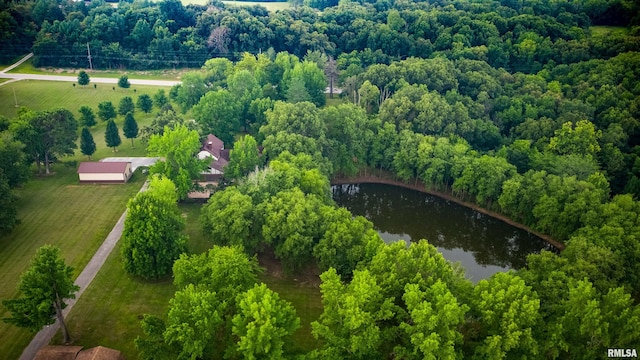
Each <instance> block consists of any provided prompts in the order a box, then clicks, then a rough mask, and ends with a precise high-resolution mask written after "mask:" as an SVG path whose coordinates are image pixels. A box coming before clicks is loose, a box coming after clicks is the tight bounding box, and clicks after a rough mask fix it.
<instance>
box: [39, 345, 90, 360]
mask: <svg viewBox="0 0 640 360" xmlns="http://www.w3.org/2000/svg"><path fill="white" fill-rule="evenodd" d="M80 350H82V346H63V345H48V346H45V347H43V348H41V349H40V350H38V352H37V353H36V356H35V357H34V358H33V360H75V359H76V356H77V355H78V353H79V352H80Z"/></svg>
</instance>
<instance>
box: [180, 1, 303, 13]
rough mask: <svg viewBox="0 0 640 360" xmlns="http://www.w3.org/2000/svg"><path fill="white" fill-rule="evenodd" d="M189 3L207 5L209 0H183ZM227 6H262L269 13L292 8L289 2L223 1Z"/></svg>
mask: <svg viewBox="0 0 640 360" xmlns="http://www.w3.org/2000/svg"><path fill="white" fill-rule="evenodd" d="M185 1H186V2H189V3H193V4H196V3H202V4H205V3H207V0H183V1H182V2H183V3H184V2H185ZM222 2H223V3H224V4H225V5H230V6H254V5H260V6H263V7H265V8H267V10H268V11H270V12H276V11H278V10H286V9H288V8H290V7H291V5H290V4H289V3H288V2H264V1H224V0H223V1H222Z"/></svg>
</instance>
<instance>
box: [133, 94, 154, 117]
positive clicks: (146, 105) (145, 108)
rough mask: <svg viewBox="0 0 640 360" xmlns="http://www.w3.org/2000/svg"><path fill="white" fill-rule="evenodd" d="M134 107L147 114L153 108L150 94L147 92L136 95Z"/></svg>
mask: <svg viewBox="0 0 640 360" xmlns="http://www.w3.org/2000/svg"><path fill="white" fill-rule="evenodd" d="M136 107H137V108H138V109H140V111H142V112H144V113H145V114H148V113H150V112H151V109H152V108H153V100H151V96H149V95H147V94H142V95H140V96H138V100H137V101H136Z"/></svg>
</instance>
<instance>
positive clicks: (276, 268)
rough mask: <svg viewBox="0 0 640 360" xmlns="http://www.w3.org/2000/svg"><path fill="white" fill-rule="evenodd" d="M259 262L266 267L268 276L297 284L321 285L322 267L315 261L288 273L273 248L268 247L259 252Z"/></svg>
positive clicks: (265, 272)
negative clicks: (295, 271)
mask: <svg viewBox="0 0 640 360" xmlns="http://www.w3.org/2000/svg"><path fill="white" fill-rule="evenodd" d="M258 263H259V264H260V266H261V267H262V268H264V274H265V275H266V276H269V277H272V278H276V279H282V280H285V281H288V282H291V283H294V284H296V285H297V286H313V287H318V286H320V269H319V268H318V265H317V264H316V262H315V261H313V262H312V263H310V264H308V265H307V266H305V267H304V268H302V269H300V270H298V271H297V273H295V274H288V273H287V272H286V271H285V270H284V269H283V267H282V263H281V262H280V260H278V259H276V255H275V254H274V253H273V250H272V249H271V248H268V247H267V248H265V249H263V250H262V251H261V252H259V253H258Z"/></svg>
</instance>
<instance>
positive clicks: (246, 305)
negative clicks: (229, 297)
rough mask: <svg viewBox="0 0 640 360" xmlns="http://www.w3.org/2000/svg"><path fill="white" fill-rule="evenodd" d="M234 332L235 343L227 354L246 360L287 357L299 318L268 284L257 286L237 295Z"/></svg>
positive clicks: (298, 324) (298, 325)
mask: <svg viewBox="0 0 640 360" xmlns="http://www.w3.org/2000/svg"><path fill="white" fill-rule="evenodd" d="M236 302H237V304H236V314H235V316H234V317H233V320H232V323H233V328H232V333H233V335H234V340H235V343H234V344H233V345H232V347H231V351H228V353H231V354H237V355H239V356H241V357H242V358H244V359H261V358H266V359H281V358H284V355H285V350H286V348H287V345H289V344H290V343H291V335H293V333H294V332H295V331H296V330H297V329H298V328H299V327H300V318H298V317H297V316H296V310H295V308H294V307H293V306H291V304H290V303H289V302H287V301H285V300H282V299H280V296H278V293H276V292H274V291H271V290H270V289H269V288H267V285H265V284H260V285H257V284H256V285H255V286H254V287H253V288H251V289H249V290H247V291H246V292H244V293H242V294H240V295H238V297H237V299H236Z"/></svg>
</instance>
